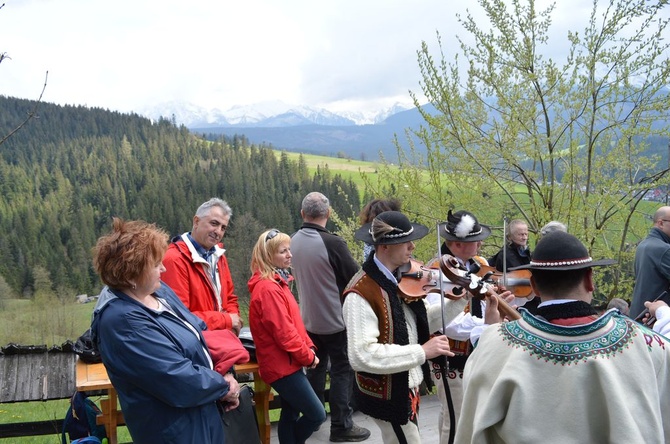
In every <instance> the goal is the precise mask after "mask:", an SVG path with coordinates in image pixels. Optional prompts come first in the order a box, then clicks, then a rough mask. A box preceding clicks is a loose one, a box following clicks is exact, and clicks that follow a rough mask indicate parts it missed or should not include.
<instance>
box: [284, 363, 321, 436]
mask: <svg viewBox="0 0 670 444" xmlns="http://www.w3.org/2000/svg"><path fill="white" fill-rule="evenodd" d="M271 385H272V388H274V389H275V390H276V391H277V393H279V397H280V399H281V413H280V414H279V422H278V423H277V436H278V438H279V442H280V444H304V443H305V441H307V438H309V437H310V436H311V435H312V433H314V432H315V431H316V430H317V429H318V428H319V426H320V425H321V424H323V423H324V422H325V421H326V409H325V408H324V407H323V404H322V403H321V401H319V398H318V397H317V396H316V394H315V393H314V390H313V389H312V386H311V385H310V384H309V381H308V380H307V376H305V373H303V371H302V370H298V371H297V372H295V373H293V374H290V375H288V376H284V377H283V378H281V379H278V380H276V381H275V382H273V383H272V384H271ZM301 413H302V415H301Z"/></svg>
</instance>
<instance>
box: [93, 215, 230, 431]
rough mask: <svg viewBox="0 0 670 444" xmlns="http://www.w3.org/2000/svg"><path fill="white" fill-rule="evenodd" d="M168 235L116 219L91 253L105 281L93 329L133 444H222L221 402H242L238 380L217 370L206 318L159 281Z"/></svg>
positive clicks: (143, 225)
mask: <svg viewBox="0 0 670 444" xmlns="http://www.w3.org/2000/svg"><path fill="white" fill-rule="evenodd" d="M167 240H168V235H167V233H165V232H164V231H163V230H161V229H158V228H157V227H156V226H155V225H153V224H148V223H146V222H143V221H128V222H126V221H123V220H121V219H118V218H114V222H113V227H112V231H111V233H109V234H107V235H104V236H102V237H100V238H99V239H98V242H97V244H96V246H95V249H94V252H93V265H94V267H95V270H96V272H97V273H98V275H99V276H100V279H101V280H102V282H104V283H105V284H106V285H107V287H105V289H104V290H103V291H102V293H101V294H100V297H99V299H98V304H97V306H96V308H95V311H94V314H93V322H92V324H91V332H92V335H93V339H94V341H95V343H97V345H98V348H99V350H100V354H101V356H102V362H103V363H104V365H105V368H106V369H107V373H108V375H109V379H110V380H111V382H112V384H113V385H114V387H115V388H116V390H117V391H118V393H119V402H120V403H121V408H122V410H123V413H124V418H125V421H126V425H127V426H128V430H129V432H130V435H131V436H132V439H133V442H134V443H137V444H145V443H146V444H155V443H187V442H189V443H196V442H197V443H212V444H220V443H223V442H225V438H224V432H223V422H222V421H221V415H220V413H219V409H218V407H217V402H219V401H221V402H223V403H224V404H225V405H226V409H232V408H235V407H237V405H238V402H239V401H238V397H239V386H238V384H237V381H236V380H235V378H234V377H233V375H232V374H226V375H225V376H222V375H220V374H219V373H217V372H216V371H215V370H214V369H213V363H212V359H211V357H210V354H209V352H208V349H207V344H206V343H205V340H204V338H203V336H202V330H203V329H204V328H206V326H205V324H204V322H203V321H202V320H201V319H199V318H198V317H196V316H194V315H193V314H191V313H190V312H189V311H188V309H187V308H186V307H185V306H184V304H182V302H181V301H180V299H179V298H178V297H177V295H175V293H174V292H173V291H172V290H171V289H170V287H168V286H167V285H165V284H164V283H161V280H160V276H161V273H162V272H163V271H164V270H165V268H164V267H163V264H162V259H163V255H164V253H165V250H166V249H167Z"/></svg>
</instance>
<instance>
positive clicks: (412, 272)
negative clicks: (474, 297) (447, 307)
mask: <svg viewBox="0 0 670 444" xmlns="http://www.w3.org/2000/svg"><path fill="white" fill-rule="evenodd" d="M397 277H398V278H399V279H398V290H399V292H400V295H401V296H402V298H403V299H404V300H405V301H406V302H412V301H414V300H416V299H421V298H424V297H426V296H427V295H428V293H438V294H439V293H440V291H442V292H443V295H444V296H445V297H446V298H448V299H454V300H455V299H460V298H461V297H463V296H464V295H465V294H466V293H465V292H464V291H463V289H462V288H460V287H458V286H457V285H454V284H453V283H452V282H450V281H449V280H448V279H447V278H446V276H445V275H444V272H443V271H441V270H440V269H438V268H435V267H434V266H433V265H431V264H430V263H429V264H428V265H424V264H423V262H420V261H418V260H416V259H410V261H409V262H408V263H407V264H405V265H402V266H401V267H400V268H399V269H398V275H397ZM440 279H442V285H441V286H440ZM440 287H441V290H440Z"/></svg>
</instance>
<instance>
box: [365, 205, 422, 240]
mask: <svg viewBox="0 0 670 444" xmlns="http://www.w3.org/2000/svg"><path fill="white" fill-rule="evenodd" d="M380 223H383V224H386V225H388V226H390V227H392V230H391V231H389V232H387V233H384V234H382V235H381V236H380V237H379V238H378V239H375V238H374V237H373V235H372V233H373V230H372V227H373V226H376V225H377V224H380ZM426 234H428V227H426V226H424V225H421V224H415V223H412V222H410V221H409V219H408V218H407V216H405V215H404V214H403V213H401V212H400V211H384V212H383V213H379V214H378V215H377V217H375V218H374V219H373V221H372V222H369V223H367V224H365V225H363V226H362V227H360V228H359V229H358V230H356V232H355V233H354V237H355V238H356V239H358V240H360V241H363V242H366V243H368V244H372V245H392V244H402V243H404V242H409V241H413V240H417V239H421V238H422V237H424V236H425V235H426Z"/></svg>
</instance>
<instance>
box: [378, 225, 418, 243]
mask: <svg viewBox="0 0 670 444" xmlns="http://www.w3.org/2000/svg"><path fill="white" fill-rule="evenodd" d="M413 231H414V227H412V228H411V229H410V230H409V231H403V232H400V233H398V234H384V235H383V236H382V237H381V238H382V239H384V238H388V239H396V238H399V237H405V236H409V235H410V234H412V232H413ZM368 233H370V236H372V240H373V241H375V242H377V239H376V238H375V236H374V234H372V228H371V229H369V230H368Z"/></svg>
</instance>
